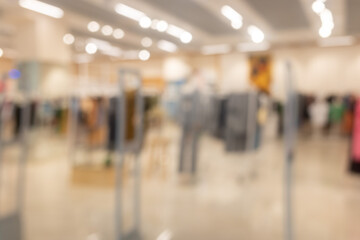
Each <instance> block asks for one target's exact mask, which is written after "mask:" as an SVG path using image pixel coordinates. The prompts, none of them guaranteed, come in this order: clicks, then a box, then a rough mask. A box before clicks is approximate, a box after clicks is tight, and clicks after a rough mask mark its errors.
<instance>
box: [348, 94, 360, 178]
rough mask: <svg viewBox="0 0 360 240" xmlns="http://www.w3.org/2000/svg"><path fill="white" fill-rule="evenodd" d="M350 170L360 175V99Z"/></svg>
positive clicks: (355, 122)
mask: <svg viewBox="0 0 360 240" xmlns="http://www.w3.org/2000/svg"><path fill="white" fill-rule="evenodd" d="M350 170H351V171H353V172H356V173H360V99H359V98H358V99H357V100H356V104H355V110H354V127H353V133H352V142H351V157H350Z"/></svg>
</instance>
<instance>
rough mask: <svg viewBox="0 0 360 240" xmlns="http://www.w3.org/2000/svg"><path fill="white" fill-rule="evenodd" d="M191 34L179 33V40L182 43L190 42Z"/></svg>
mask: <svg viewBox="0 0 360 240" xmlns="http://www.w3.org/2000/svg"><path fill="white" fill-rule="evenodd" d="M192 38H193V37H192V35H191V33H189V32H184V33H183V34H181V37H180V40H181V42H182V43H190V42H191V40H192Z"/></svg>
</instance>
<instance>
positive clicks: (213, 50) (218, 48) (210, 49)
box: [201, 44, 231, 55]
mask: <svg viewBox="0 0 360 240" xmlns="http://www.w3.org/2000/svg"><path fill="white" fill-rule="evenodd" d="M230 51H231V47H230V45H229V44H217V45H208V46H203V47H202V48H201V53H202V54H204V55H215V54H225V53H228V52H230Z"/></svg>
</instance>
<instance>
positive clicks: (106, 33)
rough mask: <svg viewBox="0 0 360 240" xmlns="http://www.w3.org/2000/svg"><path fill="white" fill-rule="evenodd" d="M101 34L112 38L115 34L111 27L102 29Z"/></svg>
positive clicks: (107, 26) (106, 26)
mask: <svg viewBox="0 0 360 240" xmlns="http://www.w3.org/2000/svg"><path fill="white" fill-rule="evenodd" d="M101 32H102V34H104V35H105V36H110V35H111V34H112V33H113V28H112V27H111V26H109V25H105V26H103V27H102V28H101Z"/></svg>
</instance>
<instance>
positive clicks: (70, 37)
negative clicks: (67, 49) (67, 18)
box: [63, 33, 75, 45]
mask: <svg viewBox="0 0 360 240" xmlns="http://www.w3.org/2000/svg"><path fill="white" fill-rule="evenodd" d="M63 41H64V43H65V44H67V45H71V44H73V43H74V41H75V37H74V36H73V35H72V34H70V33H67V34H65V35H64V37H63Z"/></svg>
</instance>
